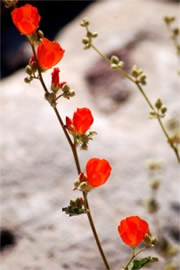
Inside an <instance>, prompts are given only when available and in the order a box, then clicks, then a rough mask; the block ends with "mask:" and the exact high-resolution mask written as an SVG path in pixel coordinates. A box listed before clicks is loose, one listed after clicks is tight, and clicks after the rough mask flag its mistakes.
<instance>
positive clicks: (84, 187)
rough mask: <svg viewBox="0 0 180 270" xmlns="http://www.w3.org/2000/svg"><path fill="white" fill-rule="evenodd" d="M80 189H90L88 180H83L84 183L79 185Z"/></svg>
mask: <svg viewBox="0 0 180 270" xmlns="http://www.w3.org/2000/svg"><path fill="white" fill-rule="evenodd" d="M79 189H80V190H81V191H87V189H88V184H87V183H86V182H82V183H81V184H80V186H79Z"/></svg>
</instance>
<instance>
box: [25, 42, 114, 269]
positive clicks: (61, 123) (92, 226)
mask: <svg viewBox="0 0 180 270" xmlns="http://www.w3.org/2000/svg"><path fill="white" fill-rule="evenodd" d="M28 40H29V42H30V44H31V47H32V51H33V54H34V57H35V60H36V63H37V69H38V74H39V80H40V82H41V84H42V86H43V89H44V91H45V93H49V91H48V89H47V87H46V85H45V83H44V80H43V77H42V74H41V68H40V66H39V63H38V59H37V56H36V51H35V48H34V44H32V43H31V41H30V39H29V38H28ZM58 98H59V97H58ZM53 110H54V112H55V114H56V117H57V119H58V121H59V124H60V125H61V128H62V129H63V132H64V134H65V137H66V139H67V141H68V143H69V145H70V147H71V150H72V154H73V157H74V161H75V165H76V169H77V173H78V174H80V173H81V167H80V162H79V158H78V154H77V148H76V144H75V141H74V142H72V140H71V138H70V136H69V133H68V132H67V130H66V128H65V126H64V123H63V121H62V118H61V116H60V114H59V111H58V109H57V108H56V107H53ZM82 193H83V197H84V205H85V209H86V213H87V216H88V220H89V224H90V227H91V230H92V232H93V235H94V238H95V240H96V244H97V246H98V249H99V252H100V255H101V257H102V260H103V262H104V265H105V267H106V269H107V270H111V268H110V266H109V264H108V261H107V259H106V256H105V254H104V251H103V248H102V246H101V243H100V240H99V238H98V234H97V232H96V228H95V225H94V222H93V218H92V215H91V211H90V207H89V203H88V199H87V194H86V193H85V192H82Z"/></svg>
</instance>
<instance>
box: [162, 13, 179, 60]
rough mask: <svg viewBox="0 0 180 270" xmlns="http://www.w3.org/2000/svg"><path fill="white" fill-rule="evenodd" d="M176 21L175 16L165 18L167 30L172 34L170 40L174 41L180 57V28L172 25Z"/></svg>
mask: <svg viewBox="0 0 180 270" xmlns="http://www.w3.org/2000/svg"><path fill="white" fill-rule="evenodd" d="M175 20H176V18H175V17H174V16H171V17H170V16H165V17H164V21H165V23H166V25H167V28H168V30H169V33H170V38H171V39H172V40H173V42H174V45H175V47H176V52H177V55H178V56H180V44H179V42H178V37H179V36H180V28H179V27H173V26H172V23H173V22H174V21H175Z"/></svg>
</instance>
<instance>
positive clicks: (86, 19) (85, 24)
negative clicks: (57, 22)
mask: <svg viewBox="0 0 180 270" xmlns="http://www.w3.org/2000/svg"><path fill="white" fill-rule="evenodd" d="M88 25H89V19H88V18H87V17H85V18H84V19H83V21H82V22H81V23H80V26H82V27H87V26H88Z"/></svg>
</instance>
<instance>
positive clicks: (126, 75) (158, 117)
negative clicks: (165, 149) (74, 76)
mask: <svg viewBox="0 0 180 270" xmlns="http://www.w3.org/2000/svg"><path fill="white" fill-rule="evenodd" d="M91 47H92V48H93V49H94V50H95V51H96V52H97V53H98V54H99V55H100V56H101V57H102V58H103V59H104V60H105V61H106V62H107V63H109V64H110V63H111V60H110V59H109V58H108V57H107V56H105V55H104V54H103V53H102V52H101V51H100V50H99V49H97V48H96V47H95V46H94V44H92V42H91ZM117 71H119V72H120V73H121V74H122V75H123V76H125V77H126V78H127V79H129V80H130V81H131V82H132V83H134V84H135V85H136V86H137V88H138V90H139V91H140V92H141V94H142V95H143V97H144V99H145V100H146V102H147V104H148V105H149V107H150V109H151V110H153V111H154V112H155V111H156V109H155V108H154V106H153V105H152V103H151V101H150V100H149V98H148V97H147V95H146V94H145V92H144V90H143V88H142V87H141V85H140V83H139V82H137V81H136V80H135V79H134V78H133V77H132V76H131V75H129V74H128V73H127V72H126V71H124V70H123V69H122V68H120V67H119V68H118V69H117ZM156 118H157V120H158V122H159V125H160V127H161V129H162V131H163V133H164V135H165V136H166V138H167V141H168V143H169V145H170V147H171V148H172V149H173V151H174V153H175V155H176V158H177V160H178V162H179V163H180V156H179V152H178V148H177V147H176V146H175V145H174V144H173V143H172V142H171V139H170V137H169V135H168V133H167V131H166V129H165V127H164V125H163V123H162V121H161V118H160V116H159V115H158V114H156Z"/></svg>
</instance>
